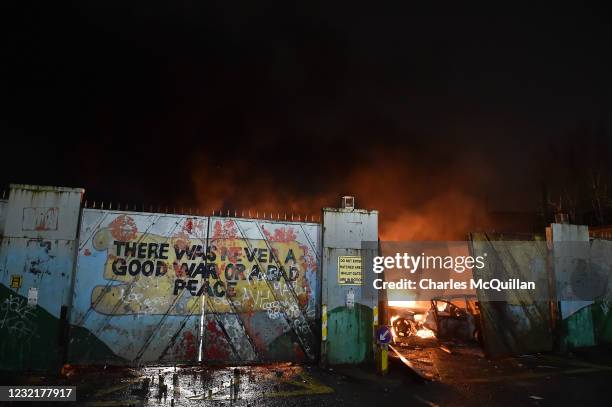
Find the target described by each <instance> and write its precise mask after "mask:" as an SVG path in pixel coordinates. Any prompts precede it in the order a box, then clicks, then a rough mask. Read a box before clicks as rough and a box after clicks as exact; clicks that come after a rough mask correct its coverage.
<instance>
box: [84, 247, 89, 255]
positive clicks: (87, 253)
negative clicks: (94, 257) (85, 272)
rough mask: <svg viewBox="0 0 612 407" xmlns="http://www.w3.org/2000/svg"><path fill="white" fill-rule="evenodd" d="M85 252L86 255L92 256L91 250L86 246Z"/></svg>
mask: <svg viewBox="0 0 612 407" xmlns="http://www.w3.org/2000/svg"><path fill="white" fill-rule="evenodd" d="M83 254H84V255H85V256H91V252H90V251H89V249H87V248H85V250H83Z"/></svg>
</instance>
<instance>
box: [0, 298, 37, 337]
mask: <svg viewBox="0 0 612 407" xmlns="http://www.w3.org/2000/svg"><path fill="white" fill-rule="evenodd" d="M34 317H35V314H34V309H33V308H32V307H30V306H28V301H27V299H25V298H23V297H19V296H16V295H12V294H10V295H9V296H8V297H7V298H5V299H4V301H2V303H0V330H6V331H7V333H8V334H9V335H10V336H12V337H16V338H19V339H23V338H28V337H30V336H32V334H34V332H35V330H36V325H35V324H34V322H33V321H32V320H33V318H34Z"/></svg>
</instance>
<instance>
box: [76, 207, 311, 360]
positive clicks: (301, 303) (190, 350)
mask: <svg viewBox="0 0 612 407" xmlns="http://www.w3.org/2000/svg"><path fill="white" fill-rule="evenodd" d="M320 234H321V228H320V225H319V224H316V223H303V222H284V221H272V220H269V221H268V220H265V221H262V220H259V219H243V218H222V217H194V216H185V215H171V214H158V213H136V212H122V211H112V210H97V209H84V210H83V213H82V219H81V230H80V237H79V245H78V254H77V271H76V276H75V283H74V291H73V299H72V308H71V313H70V323H71V332H70V343H69V361H70V362H71V363H111V364H113V363H114V364H140V363H176V362H187V363H194V362H198V361H202V362H218V363H247V362H267V361H278V360H283V361H312V360H315V358H316V355H317V352H318V350H317V344H318V338H319V333H318V332H317V329H318V328H317V327H318V326H319V324H318V323H316V321H317V318H318V317H320V316H319V315H318V314H317V309H318V308H319V307H318V305H319V303H320V298H319V294H318V293H319V288H320V271H319V270H320V259H319V253H320V247H321V243H320V240H321V239H320Z"/></svg>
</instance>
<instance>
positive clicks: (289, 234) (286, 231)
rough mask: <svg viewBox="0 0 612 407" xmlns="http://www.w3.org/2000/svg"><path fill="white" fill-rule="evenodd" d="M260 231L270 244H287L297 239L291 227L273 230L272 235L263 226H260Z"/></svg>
mask: <svg viewBox="0 0 612 407" xmlns="http://www.w3.org/2000/svg"><path fill="white" fill-rule="evenodd" d="M261 230H262V231H263V234H264V235H265V236H266V239H267V240H268V241H270V242H279V243H289V242H294V241H295V240H296V239H297V236H296V234H295V232H294V231H293V228H292V227H287V228H282V227H281V228H276V229H274V234H272V233H270V231H268V230H266V228H265V226H263V225H262V226H261Z"/></svg>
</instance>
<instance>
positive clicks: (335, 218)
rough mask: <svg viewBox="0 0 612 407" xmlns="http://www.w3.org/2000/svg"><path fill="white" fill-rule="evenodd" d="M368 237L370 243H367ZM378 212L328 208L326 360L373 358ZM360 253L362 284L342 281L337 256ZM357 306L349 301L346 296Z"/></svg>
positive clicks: (325, 229)
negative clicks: (373, 283)
mask: <svg viewBox="0 0 612 407" xmlns="http://www.w3.org/2000/svg"><path fill="white" fill-rule="evenodd" d="M364 242H365V245H364ZM377 242H378V212H377V211H365V210H359V209H355V210H346V209H333V208H325V209H323V245H324V246H323V283H322V284H323V289H322V301H323V302H322V303H323V305H325V306H326V309H327V313H328V315H327V340H326V341H324V342H323V349H322V355H321V357H322V359H323V363H329V364H342V363H362V362H365V361H368V360H371V357H372V338H373V314H372V312H373V309H374V307H375V306H376V305H377V304H378V292H377V291H376V290H374V288H373V287H372V279H373V276H374V273H373V272H372V270H371V269H368V268H367V265H368V264H369V265H371V264H372V262H371V261H369V262H368V261H366V260H367V259H371V257H373V256H375V255H377V251H378V245H377ZM340 256H360V257H362V258H363V259H364V261H362V265H363V269H362V274H363V282H362V284H361V285H340V284H339V282H338V258H339V257H340ZM348 296H352V297H354V305H353V306H347V297H348Z"/></svg>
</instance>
